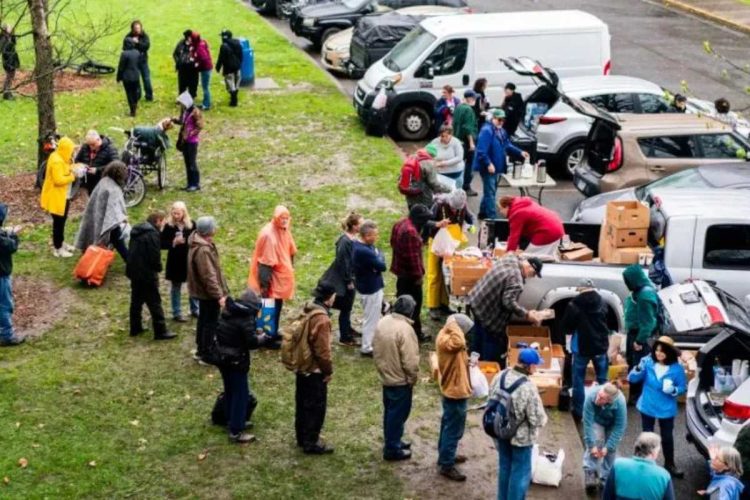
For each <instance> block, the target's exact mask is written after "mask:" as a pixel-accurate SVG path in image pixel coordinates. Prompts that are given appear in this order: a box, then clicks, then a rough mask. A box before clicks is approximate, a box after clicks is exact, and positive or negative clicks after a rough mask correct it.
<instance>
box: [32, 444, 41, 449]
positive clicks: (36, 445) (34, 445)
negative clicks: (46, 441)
mask: <svg viewBox="0 0 750 500" xmlns="http://www.w3.org/2000/svg"><path fill="white" fill-rule="evenodd" d="M41 446H42V445H41V444H39V443H31V447H32V448H40V447H41Z"/></svg>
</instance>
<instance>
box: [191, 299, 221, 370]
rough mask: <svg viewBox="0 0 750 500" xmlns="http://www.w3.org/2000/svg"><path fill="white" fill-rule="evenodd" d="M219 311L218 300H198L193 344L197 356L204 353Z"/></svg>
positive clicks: (217, 319)
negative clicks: (196, 350) (195, 347)
mask: <svg viewBox="0 0 750 500" xmlns="http://www.w3.org/2000/svg"><path fill="white" fill-rule="evenodd" d="M220 312H221V307H220V306H219V301H218V300H215V299H209V300H204V299H199V300H198V324H197V326H196V328H195V344H196V346H197V349H198V356H201V357H202V356H203V355H205V354H206V350H207V349H208V343H209V342H210V341H211V335H212V334H213V331H214V328H216V323H218V321H219V313H220Z"/></svg>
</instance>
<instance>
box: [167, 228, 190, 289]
mask: <svg viewBox="0 0 750 500" xmlns="http://www.w3.org/2000/svg"><path fill="white" fill-rule="evenodd" d="M194 230H195V228H194V227H191V228H185V229H183V230H182V236H183V238H185V244H184V245H178V246H176V247H173V246H172V241H174V237H175V235H176V234H177V227H176V226H173V225H171V224H166V225H165V226H164V230H163V231H162V232H161V247H162V249H164V250H166V251H167V272H166V278H167V280H168V281H172V282H174V283H185V282H186V281H187V268H188V250H189V249H188V244H187V240H188V238H189V237H190V235H191V234H193V231H194Z"/></svg>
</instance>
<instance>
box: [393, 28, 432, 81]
mask: <svg viewBox="0 0 750 500" xmlns="http://www.w3.org/2000/svg"><path fill="white" fill-rule="evenodd" d="M434 41H435V35H433V34H431V33H430V32H429V31H427V30H425V29H424V28H423V27H421V26H417V27H416V28H414V29H413V30H412V31H410V32H409V34H408V35H406V36H405V37H404V38H402V39H401V41H400V42H398V43H397V44H396V46H395V47H393V49H392V50H391V51H390V52H389V53H388V55H387V56H385V57H384V58H383V64H384V65H385V67H386V68H388V69H390V70H391V71H403V70H405V69H406V68H408V67H409V66H410V65H411V64H412V63H413V62H414V61H415V60H416V59H417V58H418V57H420V56H421V55H422V53H423V52H424V51H425V50H427V48H428V47H429V46H430V45H432V43H433V42H434Z"/></svg>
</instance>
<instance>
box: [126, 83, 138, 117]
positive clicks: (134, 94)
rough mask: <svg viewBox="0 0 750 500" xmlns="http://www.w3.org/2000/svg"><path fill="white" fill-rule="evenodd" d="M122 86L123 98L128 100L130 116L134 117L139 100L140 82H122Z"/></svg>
mask: <svg viewBox="0 0 750 500" xmlns="http://www.w3.org/2000/svg"><path fill="white" fill-rule="evenodd" d="M122 86H123V87H124V88H125V97H127V99H128V107H129V108H130V114H131V115H132V116H135V111H136V109H137V108H138V101H140V100H141V82H140V81H139V80H136V81H134V82H122Z"/></svg>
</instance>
